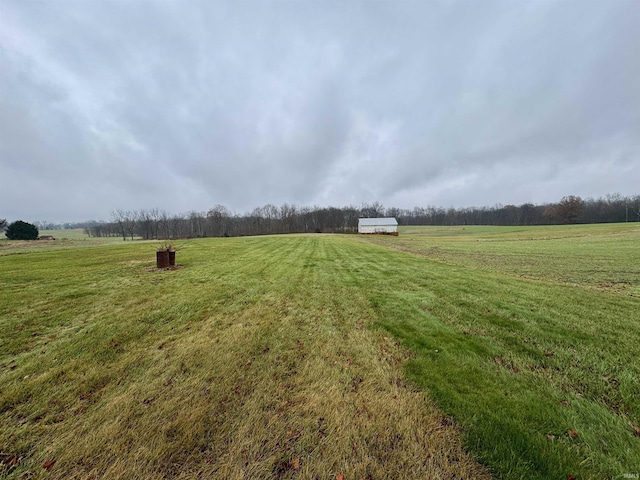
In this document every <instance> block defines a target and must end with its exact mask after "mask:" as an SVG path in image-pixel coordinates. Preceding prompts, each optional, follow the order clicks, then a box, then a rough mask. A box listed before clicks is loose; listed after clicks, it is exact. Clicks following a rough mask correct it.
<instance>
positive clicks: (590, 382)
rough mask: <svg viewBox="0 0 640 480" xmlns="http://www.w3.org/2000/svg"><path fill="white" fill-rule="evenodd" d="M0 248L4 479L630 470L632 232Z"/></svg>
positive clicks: (615, 474) (636, 374)
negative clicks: (166, 263)
mask: <svg viewBox="0 0 640 480" xmlns="http://www.w3.org/2000/svg"><path fill="white" fill-rule="evenodd" d="M68 247H69V248H64V249H60V248H58V247H56V246H55V245H52V246H51V247H50V248H43V247H41V246H39V245H38V246H37V247H36V246H30V245H22V244H21V245H8V244H6V243H5V244H4V245H3V246H2V248H0V331H1V332H2V336H1V337H0V425H2V428H0V455H1V456H0V476H2V475H4V476H5V477H7V478H16V479H17V478H27V477H28V478H92V477H93V478H123V479H124V478H247V479H249V478H251V479H253V478H265V479H267V478H301V479H302V478H305V479H306V478H321V479H325V478H326V479H336V478H345V479H361V478H372V479H379V478H490V477H494V478H568V477H569V476H573V477H574V478H612V479H613V478H624V475H625V474H631V475H635V474H636V473H640V435H639V434H640V431H639V430H638V429H639V428H640V382H639V381H638V379H639V378H640V362H638V358H639V357H640V345H639V342H638V338H640V252H639V251H640V225H638V224H635V225H634V224H630V225H593V226H570V227H528V228H498V227H448V228H436V227H433V228H432V227H415V228H405V229H401V232H400V236H399V237H373V236H366V237H358V236H355V235H289V236H265V237H246V238H223V239H203V240H191V241H189V242H188V243H187V244H186V246H185V248H184V249H183V250H180V251H179V252H178V254H177V263H178V264H179V266H180V268H178V269H176V270H168V271H156V270H155V269H154V268H153V267H154V266H155V262H154V255H155V253H154V252H155V243H154V242H141V241H138V242H119V243H111V244H100V243H93V242H92V241H78V242H76V243H73V242H71V243H70V244H69V245H68Z"/></svg>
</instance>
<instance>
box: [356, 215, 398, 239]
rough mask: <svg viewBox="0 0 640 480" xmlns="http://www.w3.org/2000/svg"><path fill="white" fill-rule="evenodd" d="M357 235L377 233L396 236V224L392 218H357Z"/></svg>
mask: <svg viewBox="0 0 640 480" xmlns="http://www.w3.org/2000/svg"><path fill="white" fill-rule="evenodd" d="M358 233H363V234H366V233H377V234H379V235H398V222H397V220H396V219H395V218H393V217H388V218H359V219H358Z"/></svg>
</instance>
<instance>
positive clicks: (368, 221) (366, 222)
mask: <svg viewBox="0 0 640 480" xmlns="http://www.w3.org/2000/svg"><path fill="white" fill-rule="evenodd" d="M358 225H362V226H365V227H371V226H374V225H398V222H397V220H396V219H395V218H393V217H386V218H359V219H358Z"/></svg>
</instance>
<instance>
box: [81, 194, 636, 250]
mask: <svg viewBox="0 0 640 480" xmlns="http://www.w3.org/2000/svg"><path fill="white" fill-rule="evenodd" d="M362 217H395V218H396V219H397V220H398V224H399V225H434V226H453V225H506V226H519V225H562V224H571V223H612V222H640V195H635V196H623V195H620V194H613V195H606V196H605V197H601V198H597V199H592V198H589V199H585V200H583V199H582V198H580V197H577V196H574V195H570V196H567V197H563V198H562V199H561V200H560V201H558V202H556V203H547V204H543V205H534V204H532V203H524V204H522V205H495V206H493V207H469V208H446V209H445V208H442V207H436V206H427V207H415V208H413V209H401V208H395V207H391V208H385V207H384V206H383V205H382V204H381V203H379V202H374V203H371V204H363V205H361V206H360V207H353V206H348V207H340V208H339V207H299V206H296V205H291V204H286V203H285V204H283V205H281V206H276V205H272V204H267V205H264V206H262V207H258V208H255V209H253V210H252V211H251V212H247V213H244V214H234V213H232V212H231V211H230V210H229V209H228V208H227V207H225V206H224V205H216V206H214V207H213V208H211V209H210V210H208V211H203V212H196V211H192V212H188V213H185V214H178V215H176V214H169V213H167V212H166V211H164V210H160V209H158V208H154V209H149V210H138V211H131V210H115V211H113V212H112V213H111V221H109V222H106V221H103V222H97V221H89V222H85V223H83V224H76V225H75V228H78V227H82V228H84V229H85V233H87V234H88V235H90V236H92V237H107V236H121V237H122V238H123V239H134V238H140V237H142V238H143V239H169V238H199V237H223V236H245V235H267V234H281V233H313V232H316V233H353V232H356V231H357V226H358V218H362Z"/></svg>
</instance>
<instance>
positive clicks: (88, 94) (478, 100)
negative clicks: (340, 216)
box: [0, 0, 640, 221]
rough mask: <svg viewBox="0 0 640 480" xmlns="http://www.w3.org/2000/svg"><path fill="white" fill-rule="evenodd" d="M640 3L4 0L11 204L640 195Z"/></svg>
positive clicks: (54, 216)
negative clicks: (639, 26)
mask: <svg viewBox="0 0 640 480" xmlns="http://www.w3.org/2000/svg"><path fill="white" fill-rule="evenodd" d="M639 24H640V1H638V0H629V1H623V0H597V1H591V0H555V1H543V0H531V1H511V0H509V1H493V0H483V1H463V2H458V1H450V0H447V1H411V0H408V1H407V0H404V1H386V0H368V1H355V0H349V1H315V0H314V1H309V0H296V1H275V2H270V1H266V0H265V1H263V0H260V1H259V0H239V1H225V2H222V1H219V2H217V1H212V0H205V1H195V0H193V1H192V0H183V1H165V0H132V1H107V0H91V1H85V0H82V1H72V0H64V1H63V0H46V1H40V0H16V1H10V0H0V218H5V217H6V218H7V219H9V220H17V219H24V220H28V221H36V220H50V221H81V220H86V219H109V217H110V212H111V211H112V210H115V209H119V208H122V209H130V210H139V209H143V208H152V207H159V208H161V209H165V210H167V211H168V212H169V213H183V212H187V211H191V210H196V211H206V210H207V209H209V208H211V207H212V206H214V205H216V204H224V205H226V206H227V207H229V208H230V209H231V210H232V211H234V212H236V213H243V212H246V211H248V210H251V209H253V208H254V207H257V206H261V205H264V204H266V203H273V204H276V205H280V204H282V203H285V202H286V203H294V204H297V205H300V206H302V205H308V206H313V205H335V206H343V205H354V206H359V205H361V204H362V203H363V202H373V201H379V202H381V203H383V204H384V205H385V206H396V207H402V208H412V207H414V206H416V205H419V206H426V205H438V206H443V207H449V206H455V207H459V206H483V205H494V204H496V203H502V204H509V203H512V204H521V203H525V202H533V203H544V202H547V201H557V200H559V199H560V198H561V197H562V196H564V195H570V194H574V195H580V196H583V197H598V196H602V195H605V194H607V193H615V192H619V193H622V194H624V195H630V194H637V193H640V28H638V25H639Z"/></svg>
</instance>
